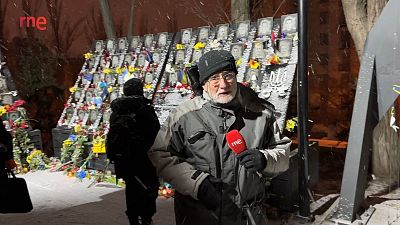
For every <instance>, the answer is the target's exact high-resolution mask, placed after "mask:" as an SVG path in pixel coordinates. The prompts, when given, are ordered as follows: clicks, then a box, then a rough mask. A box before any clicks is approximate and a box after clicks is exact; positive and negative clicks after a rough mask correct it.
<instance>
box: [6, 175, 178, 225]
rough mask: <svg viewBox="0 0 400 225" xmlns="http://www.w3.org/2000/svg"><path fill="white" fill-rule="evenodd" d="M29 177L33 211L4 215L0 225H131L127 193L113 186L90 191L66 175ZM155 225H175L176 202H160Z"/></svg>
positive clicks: (27, 179)
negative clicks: (126, 204) (174, 207)
mask: <svg viewBox="0 0 400 225" xmlns="http://www.w3.org/2000/svg"><path fill="white" fill-rule="evenodd" d="M20 177H23V178H25V180H26V182H27V184H28V189H29V193H30V196H31V200H32V203H33V208H34V209H33V210H32V211H31V212H29V213H26V214H0V225H23V224H29V225H50V224H51V225H72V224H73V225H114V224H115V225H128V224H129V222H128V219H127V218H126V216H125V213H124V212H125V190H124V189H123V188H117V187H115V186H114V185H110V184H103V185H102V184H98V185H95V186H92V187H90V188H88V186H89V185H90V183H91V182H90V181H89V180H87V179H85V180H83V181H79V180H78V179H75V178H70V177H67V176H66V175H64V174H63V173H62V172H54V173H51V172H48V171H37V172H31V173H28V174H25V175H21V176H20ZM153 219H154V225H175V221H174V210H173V200H172V199H163V198H159V199H157V214H156V215H155V217H154V218H153Z"/></svg>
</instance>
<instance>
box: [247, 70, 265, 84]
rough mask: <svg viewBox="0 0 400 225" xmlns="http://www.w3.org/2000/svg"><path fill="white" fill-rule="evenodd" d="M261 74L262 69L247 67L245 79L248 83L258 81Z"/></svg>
mask: <svg viewBox="0 0 400 225" xmlns="http://www.w3.org/2000/svg"><path fill="white" fill-rule="evenodd" d="M260 75H261V71H260V69H253V68H247V70H246V74H245V77H244V81H246V82H248V83H254V82H255V83H258V81H259V80H260Z"/></svg>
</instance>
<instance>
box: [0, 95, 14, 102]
mask: <svg viewBox="0 0 400 225" xmlns="http://www.w3.org/2000/svg"><path fill="white" fill-rule="evenodd" d="M1 102H2V104H3V105H12V104H13V103H14V96H13V95H12V94H11V93H5V94H1Z"/></svg>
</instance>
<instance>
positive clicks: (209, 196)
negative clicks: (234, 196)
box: [197, 175, 222, 210]
mask: <svg viewBox="0 0 400 225" xmlns="http://www.w3.org/2000/svg"><path fill="white" fill-rule="evenodd" d="M218 182H220V181H218V179H217V178H215V177H213V176H211V175H209V176H208V177H207V178H206V179H204V180H203V182H202V183H201V184H200V186H199V191H198V193H197V198H198V199H199V200H200V201H201V202H202V203H203V204H204V205H205V206H206V208H207V209H209V210H216V209H217V208H218V207H219V206H220V204H221V198H222V196H221V190H218V189H217V188H216V185H215V184H216V183H218Z"/></svg>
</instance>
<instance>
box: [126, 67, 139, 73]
mask: <svg viewBox="0 0 400 225" xmlns="http://www.w3.org/2000/svg"><path fill="white" fill-rule="evenodd" d="M136 70H137V69H136V68H135V67H133V66H129V67H128V71H129V73H132V72H135V71H136Z"/></svg>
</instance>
